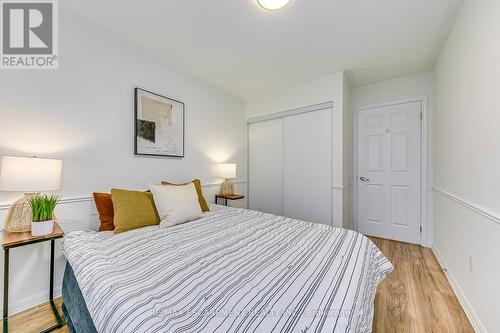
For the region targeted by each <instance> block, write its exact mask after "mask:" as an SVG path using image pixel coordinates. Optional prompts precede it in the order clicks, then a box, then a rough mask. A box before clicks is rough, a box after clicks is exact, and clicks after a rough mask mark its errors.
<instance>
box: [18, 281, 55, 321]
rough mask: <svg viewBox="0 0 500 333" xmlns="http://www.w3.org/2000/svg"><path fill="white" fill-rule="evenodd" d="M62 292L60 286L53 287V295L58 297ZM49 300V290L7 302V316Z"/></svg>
mask: <svg viewBox="0 0 500 333" xmlns="http://www.w3.org/2000/svg"><path fill="white" fill-rule="evenodd" d="M61 294H62V286H56V287H54V297H59V296H61ZM48 301H49V291H43V292H40V293H38V294H35V295H33V296H30V297H27V298H24V299H20V300H18V301H15V302H10V304H9V316H11V315H13V314H16V313H18V312H21V311H24V310H27V309H30V308H33V307H35V306H37V305H40V304H43V303H46V302H48Z"/></svg>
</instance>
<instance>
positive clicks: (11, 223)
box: [3, 193, 36, 232]
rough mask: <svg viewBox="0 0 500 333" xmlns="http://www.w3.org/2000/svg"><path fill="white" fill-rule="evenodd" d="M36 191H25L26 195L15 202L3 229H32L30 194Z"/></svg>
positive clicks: (21, 230)
mask: <svg viewBox="0 0 500 333" xmlns="http://www.w3.org/2000/svg"><path fill="white" fill-rule="evenodd" d="M34 194H36V193H25V194H24V197H22V198H21V199H19V200H17V201H16V202H14V203H13V204H12V205H11V206H10V208H9V211H8V212H7V217H6V218H5V223H4V227H3V229H4V230H6V231H8V232H26V231H31V220H32V214H31V205H30V203H29V201H28V198H29V196H31V195H34Z"/></svg>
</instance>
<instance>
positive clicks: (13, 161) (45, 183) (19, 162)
mask: <svg viewBox="0 0 500 333" xmlns="http://www.w3.org/2000/svg"><path fill="white" fill-rule="evenodd" d="M61 173H62V161H61V160H52V159H43V158H31V157H12V156H3V157H2V161H1V163H0V190H1V191H11V192H42V191H54V190H58V189H59V188H60V187H61Z"/></svg>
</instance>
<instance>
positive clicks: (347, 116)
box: [342, 75, 353, 229]
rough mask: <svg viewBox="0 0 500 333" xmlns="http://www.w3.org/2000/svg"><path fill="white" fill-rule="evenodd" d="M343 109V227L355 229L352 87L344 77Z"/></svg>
mask: <svg viewBox="0 0 500 333" xmlns="http://www.w3.org/2000/svg"><path fill="white" fill-rule="evenodd" d="M342 89H343V102H342V103H343V109H342V113H343V114H342V124H343V125H342V142H343V144H342V184H343V187H342V227H344V228H348V229H353V223H352V162H353V155H352V153H353V149H352V148H353V147H352V145H353V140H352V132H353V131H352V120H353V117H352V112H351V100H350V99H351V87H350V84H349V81H348V80H347V76H346V75H344V84H343V85H342Z"/></svg>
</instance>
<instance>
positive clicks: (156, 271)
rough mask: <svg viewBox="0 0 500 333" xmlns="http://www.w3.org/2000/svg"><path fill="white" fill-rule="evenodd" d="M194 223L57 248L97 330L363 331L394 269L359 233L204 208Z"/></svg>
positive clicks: (69, 240)
mask: <svg viewBox="0 0 500 333" xmlns="http://www.w3.org/2000/svg"><path fill="white" fill-rule="evenodd" d="M210 208H211V211H210V212H207V213H205V215H204V216H203V217H202V218H201V219H199V220H196V221H193V222H189V223H186V224H183V225H178V226H175V227H171V228H168V229H159V228H157V227H148V228H143V229H138V230H133V231H129V232H125V233H122V234H117V235H115V234H113V233H112V232H100V233H98V232H91V231H77V232H72V233H69V234H68V235H67V236H66V237H65V238H64V242H63V252H64V255H65V256H66V258H67V259H68V261H69V263H70V265H71V266H72V268H73V271H74V274H75V277H76V279H77V281H78V284H79V286H80V289H81V291H82V294H83V297H84V299H85V302H86V304H87V307H88V310H89V313H90V315H91V317H92V320H93V321H94V325H95V327H96V329H97V330H98V331H99V332H120V333H122V332H370V331H371V327H372V320H373V303H374V297H375V291H376V288H377V285H378V284H379V282H380V281H381V280H383V279H384V278H385V276H386V275H387V274H389V273H390V272H391V271H392V269H393V267H392V265H391V263H390V262H389V261H388V260H387V258H385V257H384V255H383V254H382V253H381V252H380V251H379V250H378V248H377V247H376V246H375V245H374V244H373V243H372V242H371V241H370V240H368V239H367V238H366V237H364V236H363V235H361V234H359V233H357V232H353V231H349V230H345V229H337V228H330V227H328V226H324V225H319V224H313V223H309V222H303V221H298V220H294V219H289V218H284V217H279V216H274V215H270V214H265V213H261V212H256V211H250V210H244V209H236V208H226V207H222V206H215V205H211V206H210Z"/></svg>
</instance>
